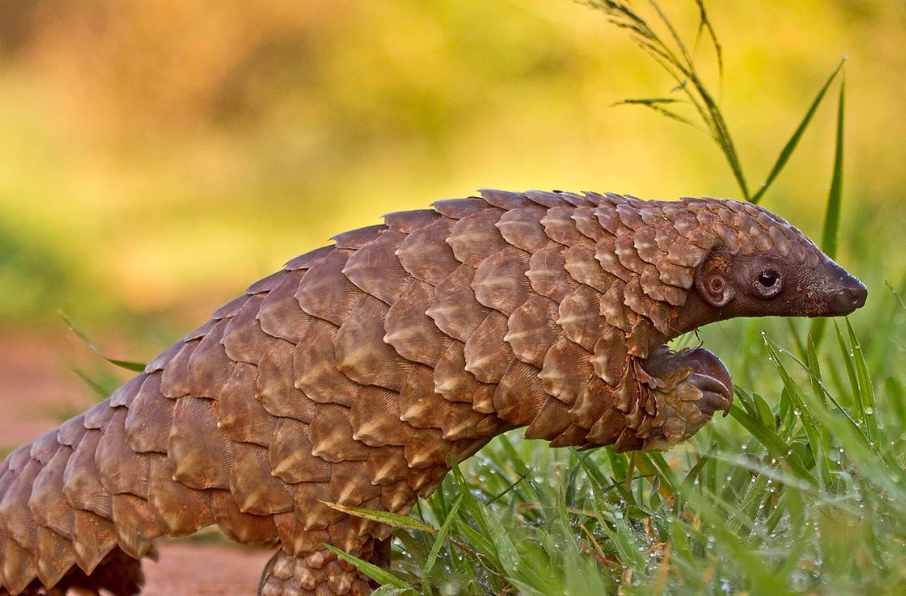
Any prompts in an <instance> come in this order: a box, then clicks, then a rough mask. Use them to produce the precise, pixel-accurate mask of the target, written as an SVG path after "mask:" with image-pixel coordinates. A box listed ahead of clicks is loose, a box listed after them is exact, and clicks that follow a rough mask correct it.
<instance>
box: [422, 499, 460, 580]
mask: <svg viewBox="0 0 906 596" xmlns="http://www.w3.org/2000/svg"><path fill="white" fill-rule="evenodd" d="M462 499H463V496H462V495H459V496H458V497H456V501H455V502H454V503H453V507H451V508H450V511H449V513H447V518H446V519H445V520H444V523H443V525H441V527H440V531H439V532H438V533H437V538H436V539H435V540H434V545H433V546H432V547H431V552H430V553H428V561H427V562H426V563H425V566H424V568H422V575H429V574H430V573H431V570H432V569H433V568H434V563H435V562H436V561H437V555H438V554H439V553H440V549H441V547H442V546H443V545H444V540H446V539H447V534H448V533H449V532H450V526H452V525H453V522H454V520H455V519H456V515H457V513H459V506H460V505H462Z"/></svg>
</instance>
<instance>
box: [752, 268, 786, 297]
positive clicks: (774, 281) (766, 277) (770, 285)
mask: <svg viewBox="0 0 906 596" xmlns="http://www.w3.org/2000/svg"><path fill="white" fill-rule="evenodd" d="M782 287H783V277H782V276H781V275H780V272H779V271H777V269H775V268H773V267H769V268H767V269H762V270H761V272H760V273H759V274H758V275H757V276H756V277H755V295H756V296H759V297H761V298H765V299H767V298H773V297H774V296H776V295H777V294H779V293H780V290H781V288H782Z"/></svg>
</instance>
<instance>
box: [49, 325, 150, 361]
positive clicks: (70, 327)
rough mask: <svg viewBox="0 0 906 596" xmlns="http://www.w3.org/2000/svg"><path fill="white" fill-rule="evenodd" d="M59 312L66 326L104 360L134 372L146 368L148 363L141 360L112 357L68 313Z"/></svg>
mask: <svg viewBox="0 0 906 596" xmlns="http://www.w3.org/2000/svg"><path fill="white" fill-rule="evenodd" d="M57 314H58V315H60V316H61V317H62V318H63V320H64V321H65V322H66V326H67V327H69V330H70V331H72V332H73V333H75V334H76V336H77V337H78V338H79V339H81V340H82V342H83V343H84V344H85V345H86V346H88V347H89V348H90V349H91V351H92V352H94V353H95V354H97V355H98V356H100V357H101V358H103V359H104V360H106V361H107V362H109V363H110V364H112V365H114V366H118V367H120V368H125V369H126V370H131V371H132V372H143V371H144V370H145V366H146V365H145V364H142V363H140V362H129V361H128V360H117V359H115V358H110V357H109V356H107V355H106V354H104V352H102V351H101V349H100V348H99V347H97V346H96V345H94V344H93V343H92V342H91V340H90V339H88V336H87V335H85V334H84V333H82V332H81V331H80V330H79V329H78V328H77V327H76V326H75V325H73V324H72V321H70V320H69V319H68V318H66V315H65V314H63V311H62V310H58V311H57Z"/></svg>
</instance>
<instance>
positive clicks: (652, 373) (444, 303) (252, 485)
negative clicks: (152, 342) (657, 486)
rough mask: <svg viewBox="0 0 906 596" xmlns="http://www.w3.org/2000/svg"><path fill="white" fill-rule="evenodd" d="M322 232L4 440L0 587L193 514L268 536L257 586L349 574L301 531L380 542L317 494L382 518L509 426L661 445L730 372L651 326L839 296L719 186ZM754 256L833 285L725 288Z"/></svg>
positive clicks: (84, 570) (370, 545)
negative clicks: (330, 234)
mask: <svg viewBox="0 0 906 596" xmlns="http://www.w3.org/2000/svg"><path fill="white" fill-rule="evenodd" d="M333 240H334V241H335V244H334V245H332V246H328V247H324V248H320V249H317V250H314V251H312V252H309V253H307V254H304V255H302V256H300V257H297V258H295V259H293V260H291V261H289V263H287V264H286V266H285V267H284V269H282V270H281V271H279V272H277V273H275V274H273V275H270V276H268V277H266V278H264V279H262V280H260V281H258V282H256V283H255V284H253V285H252V286H251V287H249V289H248V290H247V292H246V293H245V294H244V295H243V296H240V297H239V298H237V299H235V300H233V301H231V302H229V303H228V304H226V305H224V306H223V307H222V308H220V309H219V310H218V311H217V312H216V313H214V316H213V318H212V319H211V320H210V321H209V322H207V323H206V324H204V325H203V326H201V327H200V328H198V329H196V330H195V331H193V332H191V333H190V334H189V335H187V336H186V337H185V338H184V339H183V340H181V341H179V342H178V343H176V344H175V345H173V346H172V347H170V348H169V349H167V350H165V351H164V352H163V353H162V354H160V355H159V356H158V357H156V358H154V359H153V360H152V361H151V362H150V363H149V364H148V366H147V368H146V369H145V371H144V372H143V373H142V374H139V375H138V376H136V377H135V378H133V379H132V380H130V381H129V382H127V383H126V384H124V385H123V386H122V387H120V388H119V389H118V390H117V391H116V392H115V393H114V394H113V395H112V396H110V398H109V399H107V400H105V401H103V402H102V403H100V404H98V405H97V406H95V407H94V408H92V409H91V410H89V411H88V412H86V413H84V414H82V415H80V416H77V417H76V418H73V419H72V420H70V421H68V422H66V423H65V424H64V425H63V426H61V427H60V428H59V429H58V430H55V431H52V432H50V433H47V434H45V435H44V436H42V437H40V438H39V439H37V440H36V441H35V442H34V443H32V444H31V445H26V446H23V447H21V448H19V449H18V450H17V451H15V452H13V453H12V454H11V455H10V456H9V457H7V458H6V460H5V461H4V462H3V464H2V466H0V594H2V593H3V592H4V589H3V588H5V591H6V592H8V593H9V594H12V595H14V596H15V595H18V594H22V593H45V592H49V593H65V592H66V590H67V589H68V588H69V587H83V588H87V589H89V590H91V589H98V588H105V589H108V590H110V591H112V592H113V593H115V594H133V593H136V592H137V591H138V590H139V589H140V583H141V572H140V569H139V568H138V560H139V559H141V558H142V557H143V556H146V555H147V554H149V552H153V551H152V550H151V549H152V544H153V541H154V540H155V538H157V537H159V536H162V535H168V536H182V535H187V534H191V533H193V532H196V531H198V530H199V529H201V528H203V527H205V526H209V525H212V524H216V525H217V526H219V528H220V529H221V530H222V531H223V533H224V534H226V535H227V536H228V537H230V538H232V539H234V540H237V541H239V542H244V543H251V542H270V541H279V544H280V547H281V550H280V551H279V554H278V556H276V557H275V559H274V560H273V561H272V564H271V565H270V566H269V569H268V570H267V574H266V578H265V581H264V584H263V586H262V593H263V594H265V595H266V596H272V595H279V594H285V595H287V596H289V595H295V594H316V595H317V596H331V595H334V594H338V595H341V594H355V595H358V594H367V593H368V592H369V591H370V587H369V584H368V582H367V581H366V580H365V579H364V578H363V577H362V576H360V575H358V574H357V573H356V572H355V570H354V569H353V568H352V567H350V566H348V565H346V564H345V563H343V562H341V561H339V560H337V559H336V557H334V556H333V555H332V554H330V552H329V551H327V550H326V549H324V548H323V546H322V545H323V544H324V543H328V544H332V545H335V546H337V547H339V548H341V549H343V550H345V551H347V552H350V553H352V554H354V555H356V556H359V557H361V558H365V559H369V558H370V559H372V560H373V561H375V562H376V563H378V564H386V563H387V562H388V561H389V557H388V553H389V551H388V549H389V529H388V528H387V527H386V526H384V525H380V524H377V523H374V522H371V521H368V520H364V519H361V518H357V517H351V516H349V515H347V514H345V513H343V512H341V511H338V510H336V509H334V508H331V507H330V504H338V505H342V506H358V507H368V508H373V509H382V510H387V511H391V512H395V513H400V514H406V513H408V512H409V510H410V509H411V508H412V506H413V505H414V503H415V502H416V500H417V498H418V497H426V496H428V495H429V494H430V493H431V492H432V491H433V490H434V489H435V488H436V487H437V486H438V485H439V483H440V482H441V480H442V479H443V477H444V475H445V474H446V472H447V470H448V469H449V466H450V462H451V461H452V459H453V458H455V459H456V460H457V461H462V460H463V459H465V458H467V457H469V456H471V455H472V454H474V453H475V452H476V451H478V450H479V449H480V448H481V447H482V446H483V445H485V444H486V443H487V442H488V441H489V440H490V439H491V438H492V437H494V436H495V435H497V434H499V433H501V432H503V431H505V430H508V429H511V428H515V427H521V426H526V427H527V430H526V436H528V437H531V438H542V439H547V440H549V441H551V444H552V445H554V446H567V445H577V446H584V447H589V446H597V445H608V444H613V445H615V448H616V449H619V450H630V449H644V448H657V447H662V446H665V445H669V444H672V443H675V442H677V441H680V440H682V439H684V438H686V437H688V436H690V435H691V434H693V433H694V432H695V431H697V430H698V429H699V428H700V427H701V426H702V425H703V424H704V423H705V422H707V421H708V420H709V419H710V417H711V415H712V414H713V412H714V411H715V410H716V409H727V408H728V407H729V399H730V398H731V397H732V389H731V384H730V381H729V377H728V375H727V373H726V370H725V369H723V367H722V366H721V365H720V363H719V361H717V360H716V358H714V357H713V356H712V355H710V354H709V353H707V352H705V351H703V350H697V351H691V352H689V351H687V352H682V353H679V354H674V353H672V352H670V351H668V350H667V349H666V348H665V347H663V344H664V342H665V341H666V340H668V339H670V338H672V337H675V336H677V335H678V334H680V333H683V332H686V331H689V330H692V329H694V328H696V327H698V326H700V325H701V324H705V323H707V322H710V321H713V320H718V319H721V318H728V317H730V316H739V315H758V314H807V315H815V314H834V313H837V312H842V311H845V310H846V309H847V308H849V310H852V308H855V307H857V306H859V304H857V303H858V301H859V296H856V295H855V294H854V292H856V291H855V290H853V291H851V290H846V291H847V292H849V298H848V300H849V302H847V303H846V304H847V305H848V306H846V305H841V302H840V301H841V300H843V299H842V298H839V297H837V298H834V297H833V296H832V295H831V294H834V292H836V294H839V291H837V290H839V287H842V286H840V284H843V282H844V281H845V282H846V283H849V284H850V285H852V283H851V282H850V281H848V280H845V279H844V278H843V277H840V275H846V274H845V272H844V273H840V272H842V269H839V267H837V266H836V265H835V264H833V262H832V261H829V259H827V257H825V256H824V255H823V254H822V253H821V252H820V251H819V250H818V249H817V248H816V247H815V246H814V245H813V244H812V243H811V242H809V241H808V240H807V239H805V238H804V236H802V235H801V234H800V233H799V232H798V231H797V230H796V229H795V228H793V227H791V226H789V225H788V224H787V223H786V222H784V221H783V220H782V219H780V218H778V217H777V216H774V215H772V214H770V213H769V212H767V211H766V210H764V209H762V208H760V207H756V206H754V205H751V204H748V203H738V202H734V201H725V200H716V199H682V200H680V201H676V202H654V201H652V202H646V201H641V200H638V199H635V198H632V197H624V196H619V195H614V194H607V195H598V194H594V193H586V194H584V195H576V194H570V193H562V192H555V193H547V192H526V193H507V192H501V191H490V190H488V191H482V193H481V196H480V197H472V198H466V199H452V200H443V201H439V202H437V203H435V204H434V209H433V210H420V211H408V212H399V213H392V214H390V215H387V216H386V218H385V224H384V225H378V226H372V227H368V228H362V229H359V230H354V231H351V232H347V233H344V234H340V235H338V236H336V237H334V239H333ZM718 253H719V254H720V255H724V256H722V257H721V258H716V257H714V258H712V257H713V256H714V255H716V254H718ZM765 254H769V255H771V258H772V259H774V260H776V261H778V262H781V263H782V264H783V266H784V267H785V268H786V269H784V271H783V273H782V275H784V276H786V277H789V278H793V277H794V275H795V276H798V277H796V279H797V280H799V281H800V282H801V280H803V279H805V280H806V281H807V280H808V279H811V278H808V275H813V277H814V276H816V275H818V274H815V273H808V272H814V271H822V272H823V273H821V275H822V276H823V278H825V279H824V281H825V282H827V279H829V278H831V277H833V275H837V276H838V277H839V280H843V281H839V280H838V279H837V278H834V279H833V280H832V281H834V282H835V283H836V282H838V281H839V283H838V284H837V286H834V288H836V289H835V290H834V291H833V292H832V291H831V289H833V288H831V289H829V288H830V286H828V285H827V284H828V283H830V282H827V283H825V287H823V290H822V292H823V293H822V294H821V295H820V296H817V297H816V298H815V299H814V300H813V303H812V305H811V306H808V308H806V307H803V306H802V305H801V304H799V303H797V305H796V306H795V307H794V306H793V303H794V302H796V300H794V299H793V298H795V297H791V298H790V300H789V303H790V305H789V306H787V307H786V311H789V312H786V311H784V312H781V311H783V310H784V309H782V308H779V307H777V306H776V303H772V304H775V306H774V307H773V308H774V310H771V309H770V308H768V309H762V310H761V311H759V310H758V309H757V308H755V307H752V306H751V305H750V304H749V303H750V302H752V299H751V298H747V297H745V296H743V297H740V296H742V294H743V293H744V292H740V293H739V295H737V296H735V297H734V299H733V300H729V301H728V302H725V301H724V300H723V299H724V298H725V296H724V294H725V293H726V288H725V287H723V286H722V287H716V286H717V285H718V284H717V282H714V281H713V280H714V279H715V276H720V275H724V276H725V277H726V276H727V275H728V272H727V270H726V264H727V263H728V261H727V259H748V261H746V262H749V261H751V260H752V259H757V258H761V256H763V255H765ZM709 259H711V260H709ZM712 261H714V262H713V263H712ZM709 263H710V264H709ZM741 266H742V265H739V263H737V264H736V265H734V267H736V268H737V269H738V268H739V267H741ZM746 266H748V265H746ZM833 267H836V269H832V268H833ZM829 268H830V269H829ZM837 270H839V271H837ZM734 271H735V269H734ZM828 272H830V273H828ZM734 275H735V274H734ZM762 275H763V274H762ZM819 277H821V276H818V277H816V278H815V279H819ZM847 277H848V276H847ZM848 279H849V280H852V281H855V280H854V279H853V278H848ZM727 282H728V283H729V285H731V286H732V285H733V283H732V282H733V280H732V279H728V280H727ZM762 283H764V280H762ZM801 283H805V282H801ZM801 283H800V286H801ZM855 283H856V284H858V282H857V281H855ZM787 285H788V286H789V285H791V284H790V283H788V284H787ZM831 285H833V284H831ZM844 285H845V284H844ZM814 287H815V284H812V285H811V286H809V288H811V289H814ZM847 287H849V286H847ZM853 287H855V286H853ZM859 287H861V286H859ZM809 288H806V289H809ZM722 291H723V293H721V292H722ZM797 291H800V292H801V291H804V290H802V288H801V287H800V288H799V289H798V290H797ZM862 292H863V294H864V288H862ZM844 293H845V292H844ZM856 293H857V292H856ZM702 296H705V298H704V299H703V298H702ZM746 296H748V295H746ZM746 300H748V302H746ZM861 300H862V301H863V302H864V295H863V296H862V297H861ZM799 302H801V300H800V301H799ZM796 308H798V309H800V310H799V311H795V309H796ZM803 309H805V310H803ZM809 309H810V310H809ZM52 589H53V590H56V591H55V592H53V591H51V590H52Z"/></svg>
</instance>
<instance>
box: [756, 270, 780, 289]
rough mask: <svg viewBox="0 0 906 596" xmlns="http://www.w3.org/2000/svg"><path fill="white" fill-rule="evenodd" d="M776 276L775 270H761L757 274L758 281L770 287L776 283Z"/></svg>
mask: <svg viewBox="0 0 906 596" xmlns="http://www.w3.org/2000/svg"><path fill="white" fill-rule="evenodd" d="M777 277H778V276H777V272H775V271H771V270H768V271H762V272H761V274H760V275H759V276H758V283H760V284H761V285H762V286H764V287H766V288H772V287H774V284H775V283H777Z"/></svg>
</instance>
